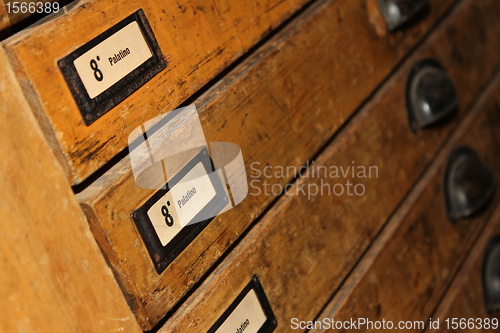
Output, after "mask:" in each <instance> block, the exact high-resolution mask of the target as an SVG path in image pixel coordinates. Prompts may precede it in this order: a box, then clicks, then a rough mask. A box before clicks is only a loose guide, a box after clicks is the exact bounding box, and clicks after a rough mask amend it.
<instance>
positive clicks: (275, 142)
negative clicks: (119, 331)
mask: <svg viewBox="0 0 500 333" xmlns="http://www.w3.org/2000/svg"><path fill="white" fill-rule="evenodd" d="M349 3H350V4H353V5H354V3H353V2H349ZM338 6H339V4H338V3H337V2H327V3H325V4H316V5H313V6H312V7H310V8H309V9H308V10H307V11H306V12H304V14H303V15H301V16H300V17H299V18H297V23H294V24H293V25H292V26H291V27H289V28H288V27H287V28H286V29H284V30H283V31H282V32H281V33H280V34H279V35H278V36H276V38H273V40H271V41H270V42H269V43H268V44H267V45H265V46H264V47H263V49H262V50H260V51H258V52H257V53H256V54H255V55H254V56H252V57H251V58H249V59H248V61H245V62H244V63H243V64H242V65H241V66H239V67H238V68H236V69H235V71H234V72H232V73H230V74H228V77H227V78H226V79H225V80H224V81H223V82H221V83H220V84H219V85H217V86H216V87H214V89H212V90H211V91H209V92H208V93H207V94H206V95H204V96H202V97H200V100H199V102H197V103H196V104H198V105H200V110H199V114H200V118H201V123H202V125H203V128H204V129H205V130H206V131H205V136H206V138H207V141H229V142H234V143H236V144H238V145H239V146H240V147H241V149H242V153H243V156H244V158H245V165H246V168H247V171H248V172H249V173H251V172H253V175H254V176H256V171H254V170H252V163H254V162H258V163H260V167H263V166H265V165H267V164H268V165H285V166H294V167H296V168H298V167H300V166H301V165H303V164H306V162H307V160H308V159H311V158H313V157H314V155H315V153H316V152H317V151H318V150H319V149H320V148H321V147H322V146H323V145H324V144H325V142H326V141H327V140H328V139H329V138H330V137H331V135H332V134H333V133H334V132H335V131H336V129H338V128H339V127H340V126H341V125H342V123H343V122H344V121H345V119H348V117H349V116H350V114H352V112H353V110H354V109H355V108H356V107H357V106H358V105H359V104H360V103H361V102H362V100H363V99H364V98H366V96H367V95H368V94H369V93H370V91H372V90H373V89H374V88H375V87H376V85H377V84H378V83H379V82H380V80H381V79H382V78H383V77H384V75H387V74H388V73H389V72H390V70H391V68H392V66H393V65H394V58H393V57H396V58H397V57H398V55H396V54H393V53H392V52H393V51H394V49H393V48H387V49H385V48H382V50H386V51H387V52H389V53H391V54H392V55H391V56H390V57H389V60H387V58H386V57H385V56H386V54H385V52H386V51H384V53H381V54H380V58H379V56H377V62H380V63H379V64H380V66H379V67H377V71H375V72H373V73H372V74H371V75H369V76H366V77H365V75H366V71H364V70H362V69H363V67H358V66H363V65H362V63H363V62H361V63H359V62H358V61H357V60H356V61H355V62H351V60H352V59H358V58H357V57H364V56H368V53H366V52H363V53H358V51H359V50H361V48H363V47H364V48H365V49H371V47H372V46H374V45H375V44H376V43H375V42H374V43H373V44H366V43H372V42H368V41H369V40H370V39H368V40H367V39H365V38H364V37H363V39H362V40H361V39H359V40H356V45H357V42H359V43H360V45H359V49H358V48H357V47H356V48H354V47H353V48H352V49H348V50H349V52H352V54H351V53H349V58H346V56H347V55H346V54H344V53H337V51H336V50H338V46H337V42H336V40H333V39H332V37H330V35H329V34H326V33H325V31H331V32H332V34H336V33H337V34H341V35H342V36H343V37H345V38H347V37H348V36H349V35H350V32H349V30H348V29H349V28H348V27H350V26H352V25H349V24H347V22H348V21H347V20H348V19H350V18H349V17H350V16H346V17H345V19H343V20H342V22H341V23H339V21H338V20H333V19H332V17H336V16H337V15H338V14H337V10H338V9H339V7H338ZM354 13H357V12H356V11H354ZM363 13H364V12H361V14H359V13H358V14H359V15H364V14H363ZM352 19H357V17H354V18H352ZM417 28H418V27H417ZM336 29H337V30H336ZM474 29H479V30H481V29H480V28H479V27H477V28H474ZM474 29H471V32H470V33H471V35H468V34H464V35H463V38H472V37H473V36H474V34H475V33H477V30H474ZM444 34H445V32H443V33H441V34H439V36H440V37H439V41H437V40H436V41H435V42H433V45H434V44H436V45H437V44H439V43H443V41H445V40H448V36H445V35H444ZM398 36H400V37H398ZM407 36H410V37H408V38H410V39H412V37H411V35H407ZM455 37H456V38H458V36H455ZM360 38H361V37H360ZM387 38H389V39H392V37H387ZM394 38H401V43H402V44H401V45H403V44H404V41H405V40H406V37H405V36H403V35H397V36H395V37H394ZM362 41H363V42H362ZM455 41H456V40H451V42H450V41H448V42H447V44H446V45H447V46H448V45H450V44H451V45H453V43H454V42H455ZM378 42H381V43H382V42H383V43H386V42H387V40H384V39H379V40H378ZM378 42H377V43H378ZM489 42H490V41H489V40H487V41H486V40H485V41H484V43H485V44H484V45H483V44H481V45H480V46H479V45H478V47H479V48H482V49H483V51H484V52H483V54H482V55H481V59H484V57H486V59H487V60H486V61H487V62H488V65H486V64H485V65H484V67H481V66H480V67H473V66H462V64H454V63H453V60H451V62H450V63H445V65H447V67H450V75H451V74H453V76H454V75H456V73H458V72H459V70H458V68H459V67H461V69H460V70H464V71H468V70H473V71H474V72H475V73H476V74H477V75H476V76H475V81H476V82H474V83H472V82H468V81H467V80H465V81H463V82H462V83H465V82H468V84H467V85H464V86H461V87H460V88H459V89H460V92H462V91H465V90H469V91H470V92H471V93H472V95H471V93H470V92H467V93H465V94H464V97H463V99H462V103H463V104H462V105H463V106H464V107H467V105H468V104H470V102H471V100H472V97H473V95H474V94H475V93H476V92H477V89H479V87H480V86H481V85H483V84H484V82H485V81H486V80H487V78H488V77H489V75H490V74H491V72H490V71H491V68H490V65H491V64H492V63H494V62H495V61H496V56H493V55H490V52H489V51H488V49H487V48H486V47H485V46H486V43H489ZM363 43H365V44H363ZM398 45H399V44H398ZM396 47H397V46H396ZM449 47H451V46H449ZM438 49H439V48H438V47H432V48H431V47H426V48H425V49H423V50H422V51H421V54H420V55H419V57H424V56H429V55H430V54H431V52H442V53H443V57H444V58H445V59H446V58H447V57H448V55H447V54H446V52H444V51H438ZM464 51H465V50H461V51H460V50H458V51H457V52H459V53H460V54H463V56H464V57H465V58H467V59H468V60H469V61H470V63H476V62H479V60H475V57H476V56H477V55H474V54H473V55H471V56H469V53H468V52H464ZM359 52H361V51H359ZM303 59H308V61H303ZM349 59H350V60H349ZM415 59H416V58H415ZM490 59H491V60H490ZM443 61H444V60H443ZM331 63H334V64H335V65H334V66H335V68H337V69H338V71H331V72H330V71H324V68H328V67H329V66H330V64H331ZM468 63H469V62H468ZM342 67H344V68H346V69H345V70H342V69H341V68H342ZM372 69H373V70H374V68H372ZM407 73H408V70H407V71H405V72H404V74H405V75H406V74H407ZM401 75H402V74H401ZM348 77H350V79H349V80H347V78H348ZM353 78H357V79H356V80H353ZM405 79H406V77H405V78H400V81H398V82H404V80H405ZM453 79H455V77H453ZM346 80H347V81H346ZM275 82H282V84H281V85H280V84H278V85H277V84H275ZM318 82H322V83H324V84H322V85H319V84H318ZM342 82H349V83H350V84H351V85H352V86H351V85H347V86H346V85H343V84H342ZM402 85H403V86H404V83H403V84H402ZM316 87H319V88H316ZM353 87H355V88H356V89H353ZM466 87H467V88H466ZM358 88H359V89H358ZM336 89H338V90H336ZM394 89H396V88H394ZM340 92H345V93H340ZM403 95H404V91H403V89H402V90H401V91H399V92H398V95H397V96H399V101H398V103H400V104H397V105H400V106H401V108H402V109H404V100H403ZM391 102H392V101H391ZM387 103H388V104H389V103H390V102H389V101H387ZM394 114H395V115H398V114H399V115H400V116H401V119H402V123H403V125H402V127H401V131H402V132H405V133H406V132H407V131H408V126H407V125H406V115H405V114H404V111H400V110H398V111H397V112H394ZM385 116H386V115H384V116H382V117H385ZM388 117H389V119H391V120H384V121H394V120H392V117H393V113H388ZM381 121H382V120H381ZM377 126H380V125H377ZM377 126H375V125H374V127H373V128H371V129H370V131H372V132H373V131H375V132H378V129H377ZM450 128H451V127H448V129H447V130H445V131H444V132H441V134H437V135H436V136H435V137H433V139H432V140H430V141H428V143H427V144H428V145H429V146H433V145H434V144H436V142H439V140H442V139H443V138H444V133H446V131H448V130H449V129H450ZM363 135H367V136H366V140H368V141H367V142H369V141H371V139H370V138H369V137H368V133H366V134H363ZM389 135H392V134H389ZM304 138H307V139H304ZM407 138H408V140H409V141H412V140H416V139H415V138H414V136H413V134H410V133H409V132H407ZM381 140H385V138H384V139H381ZM433 140H434V141H433ZM412 142H413V141H412ZM414 142H416V141H414ZM381 145H382V141H381ZM283 146H288V147H293V149H276V147H283ZM430 158H432V152H430V153H428V155H427V156H426V158H424V159H423V160H422V162H421V164H419V165H417V166H416V167H417V168H421V167H423V166H424V165H425V161H426V159H427V160H429V159H430ZM359 159H360V160H362V159H363V158H362V157H359ZM266 163H267V164H266ZM349 163H350V161H349ZM400 163H403V161H402V158H401V160H400ZM408 165H409V166H410V165H411V163H408ZM253 166H254V168H257V166H256V164H253ZM419 170H421V169H419ZM419 172H421V171H417V174H418V173H419ZM294 176H295V175H294V174H290V175H288V176H285V177H283V178H279V179H276V178H275V179H270V180H269V181H270V182H271V185H273V184H278V185H281V186H284V185H286V184H287V183H288V182H289V181H290V180H292V179H293V177H294ZM252 179H253V178H252ZM250 180H251V179H250ZM258 180H264V179H263V178H259V179H258ZM413 181H414V180H411V181H409V183H411V182H413ZM402 187H403V188H404V186H402ZM403 191H404V190H403ZM131 193H133V195H131ZM154 193H155V192H154V191H151V190H145V189H140V188H138V187H137V185H136V184H135V182H134V178H133V174H132V171H131V168H130V166H129V164H128V161H126V160H125V161H123V163H120V164H119V165H117V166H116V167H115V168H113V169H111V170H110V171H109V172H108V173H107V174H106V175H104V177H102V178H101V179H99V180H98V181H96V182H95V183H94V184H93V185H92V186H91V187H90V188H88V189H87V190H85V191H84V192H82V193H80V194H79V195H78V199H79V200H80V202H81V203H82V205H83V207H84V210H85V211H86V212H87V214H88V217H89V221H90V223H91V225H92V228H93V230H94V232H95V235H96V238H97V239H98V241H99V243H100V244H101V246H102V248H103V249H104V251H105V252H106V254H107V256H108V258H109V260H110V262H111V264H112V266H113V267H114V269H115V270H116V271H117V273H118V274H117V275H118V277H119V279H120V280H121V283H122V285H123V286H124V290H125V293H126V294H127V295H128V296H129V298H130V303H131V304H132V306H133V308H134V311H135V312H136V314H137V316H138V318H143V319H139V320H140V321H141V322H144V321H145V320H146V319H144V318H149V319H148V321H149V322H151V323H154V321H155V320H158V319H159V318H161V316H162V315H164V314H165V313H166V311H168V309H170V308H172V306H173V305H174V304H175V303H176V302H178V300H179V299H180V298H181V297H182V296H183V295H184V294H185V293H186V292H187V291H188V290H189V288H191V287H192V286H193V285H194V283H196V282H197V281H198V280H199V279H200V278H201V277H202V276H203V274H205V273H206V271H207V270H208V269H209V268H210V267H211V266H212V265H213V264H214V263H215V262H216V261H217V260H218V258H219V257H220V256H221V255H222V254H223V253H224V252H225V251H226V249H227V248H228V247H229V246H230V245H231V244H232V243H233V242H234V241H235V240H236V239H237V238H238V237H239V236H240V235H241V234H242V233H243V232H244V231H245V230H246V228H247V227H248V226H249V225H250V224H251V223H252V221H254V219H255V218H256V217H258V216H259V215H260V214H261V213H262V212H263V211H264V209H265V208H266V207H267V206H268V205H269V204H270V203H271V202H272V201H273V200H274V199H275V197H274V196H269V195H266V194H264V193H260V194H257V193H255V192H254V193H250V194H249V195H248V196H247V198H246V199H245V201H243V202H242V203H241V204H240V205H239V206H238V207H236V208H235V209H232V210H230V211H228V212H226V213H224V215H222V216H220V217H218V218H216V219H215V220H214V222H212V223H211V224H210V225H208V226H207V227H206V229H205V230H204V231H203V232H202V233H201V234H200V235H199V236H198V237H197V238H196V239H195V241H194V242H193V243H192V244H191V245H190V246H188V247H187V249H186V250H185V251H184V252H183V253H181V254H180V255H179V256H178V257H177V259H176V260H175V261H174V262H173V264H172V265H171V267H167V269H166V270H165V271H163V273H161V274H160V275H159V274H158V273H157V272H156V270H155V267H154V266H153V264H152V261H151V259H150V258H149V253H148V251H147V249H146V246H145V245H144V243H143V242H142V238H141V236H140V235H139V233H138V231H137V230H136V228H135V226H134V223H133V221H132V220H131V219H130V214H131V213H132V212H133V211H134V210H135V209H137V208H138V207H140V206H142V205H143V204H144V202H146V201H147V200H148V199H149V198H151V196H152V195H153V194H154ZM173 281H175V282H173Z"/></svg>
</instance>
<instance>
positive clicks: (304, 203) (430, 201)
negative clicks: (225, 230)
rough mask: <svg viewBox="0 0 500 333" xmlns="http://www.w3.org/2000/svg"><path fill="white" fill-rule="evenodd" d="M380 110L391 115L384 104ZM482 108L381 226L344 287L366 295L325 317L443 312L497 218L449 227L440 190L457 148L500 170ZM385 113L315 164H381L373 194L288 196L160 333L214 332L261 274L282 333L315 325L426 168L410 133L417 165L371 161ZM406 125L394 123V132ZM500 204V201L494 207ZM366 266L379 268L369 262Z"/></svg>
mask: <svg viewBox="0 0 500 333" xmlns="http://www.w3.org/2000/svg"><path fill="white" fill-rule="evenodd" d="M499 84H500V80H497V82H496V87H495V89H492V90H491V91H489V92H488V94H487V96H488V97H490V98H492V99H493V100H494V101H495V103H497V102H498V101H499V98H498V97H497V96H498V91H499V89H500V87H499ZM378 106H379V107H381V108H383V107H384V106H385V103H384V104H379V105H378ZM483 107H484V104H483V103H482V102H481V103H479V105H478V106H477V107H476V108H475V110H474V111H473V112H472V113H471V115H472V117H473V119H472V120H474V119H477V115H478V113H479V112H480V111H484V112H482V113H481V115H480V116H481V117H480V119H479V120H478V121H476V122H475V123H474V124H473V125H472V127H471V126H470V123H471V122H472V120H471V118H467V119H466V122H465V127H464V126H461V127H460V128H459V130H458V132H456V135H454V137H453V138H452V140H451V142H449V143H448V144H447V145H446V146H445V149H444V152H442V153H440V154H439V156H438V157H437V159H436V162H433V164H432V165H431V166H430V167H429V169H428V171H427V172H426V173H425V174H424V176H423V178H422V181H420V182H419V183H418V185H417V186H416V187H415V190H413V191H412V192H411V193H410V195H409V197H408V199H406V200H405V202H404V203H403V204H402V205H401V206H400V207H402V208H401V209H399V210H398V211H396V213H395V214H394V218H393V219H392V220H390V221H389V223H388V225H387V226H386V227H385V228H383V229H382V233H381V236H380V237H377V240H376V242H375V245H373V246H372V247H370V250H369V251H368V252H367V253H366V255H365V256H364V259H362V261H361V264H360V266H361V267H358V268H356V269H355V271H354V273H353V274H352V276H353V277H354V279H355V281H358V279H360V281H359V283H355V282H352V283H350V281H351V279H349V280H348V282H347V283H346V284H345V285H347V286H349V287H350V286H353V285H358V286H359V288H353V289H354V292H353V293H350V292H349V290H347V291H346V290H344V288H342V289H341V290H340V292H339V293H338V295H340V296H338V297H341V298H342V300H344V299H345V300H344V303H345V304H344V303H342V304H341V305H340V306H339V307H340V310H337V306H336V305H335V306H334V305H333V303H332V305H331V306H333V309H335V311H332V310H331V308H330V305H329V306H328V307H327V310H330V311H325V312H323V313H322V314H321V316H320V318H323V317H329V318H335V319H337V320H348V319H349V318H357V317H361V316H363V317H366V318H370V319H371V318H373V320H378V319H380V320H381V318H382V317H384V318H386V319H387V320H389V319H392V318H394V319H395V320H396V319H399V318H400V317H402V318H403V319H405V320H410V319H412V318H413V317H414V315H417V314H419V316H415V319H419V318H420V317H422V318H426V317H425V316H426V315H430V313H426V314H425V315H424V313H420V312H419V311H420V309H421V308H425V309H427V310H428V311H432V309H433V308H434V307H433V306H432V304H431V303H432V302H433V301H434V306H435V305H436V302H437V301H439V297H438V295H439V294H440V293H443V292H444V287H445V285H443V284H442V282H444V281H445V280H446V278H448V280H450V279H451V278H452V277H453V267H455V268H456V267H458V266H459V263H460V259H461V257H462V258H463V257H464V256H465V254H466V253H467V249H468V247H470V245H471V244H472V242H473V241H474V240H475V237H476V236H477V235H478V234H479V232H480V231H481V229H482V226H483V225H484V224H485V222H486V221H487V220H488V217H489V216H490V215H491V212H492V209H488V210H487V211H486V212H485V213H483V214H482V215H480V216H479V217H476V218H474V219H471V220H467V221H462V222H459V223H458V224H457V225H453V224H452V223H451V222H449V221H448V220H447V217H446V211H445V208H444V202H443V198H442V196H443V194H442V191H441V183H442V177H443V175H442V171H443V165H444V162H445V161H446V158H447V156H448V153H449V151H450V149H451V148H452V147H455V146H456V145H459V144H470V145H471V146H472V147H474V148H475V149H477V151H478V152H479V154H480V155H481V157H482V158H483V161H484V162H485V163H486V164H487V165H490V166H495V165H497V163H498V162H500V154H498V152H499V149H500V145H499V142H500V141H498V139H499V136H500V132H499V131H498V121H499V120H500V118H499V116H500V114H499V113H498V111H497V109H496V108H495V107H494V104H493V105H492V104H490V105H488V107H487V108H483ZM377 108H378V107H377ZM377 108H375V109H373V110H371V113H367V114H366V117H363V118H362V119H359V122H356V120H354V122H355V124H353V127H352V128H349V129H348V130H346V133H344V134H342V135H341V136H342V137H341V138H339V141H338V142H337V143H335V142H334V144H333V145H332V146H330V147H329V148H328V149H327V151H326V152H325V153H324V154H323V155H322V156H321V157H319V158H318V159H317V160H316V163H317V165H330V166H331V165H337V166H338V165H350V161H351V159H353V160H355V161H362V164H369V165H377V166H379V174H380V176H379V178H378V179H371V180H369V179H366V181H363V184H364V185H365V186H366V194H365V195H364V196H360V197H356V198H353V197H348V196H347V195H344V196H338V197H332V196H316V197H314V198H312V199H311V200H308V199H307V197H306V196H304V195H299V196H295V195H293V196H290V197H288V198H283V199H282V200H280V201H279V202H278V203H277V205H276V206H274V207H273V208H272V210H271V211H269V212H268V213H267V214H266V215H265V216H264V218H263V220H262V221H261V222H260V223H259V224H258V225H256V226H255V227H254V228H253V229H252V230H251V231H250V232H249V234H248V235H247V236H246V237H245V238H244V239H243V240H242V241H241V243H240V244H238V246H237V247H236V248H235V249H234V250H233V251H232V252H231V254H230V255H229V256H228V257H227V258H226V259H225V260H224V261H223V262H222V263H221V264H220V266H219V267H217V269H216V270H215V271H214V272H213V273H212V274H210V276H209V277H208V278H207V279H206V280H205V281H204V282H203V284H202V286H201V287H200V288H198V289H197V290H196V291H195V292H194V293H193V294H192V296H191V297H190V298H189V299H188V300H187V301H186V302H185V303H184V304H183V306H182V307H181V308H180V309H179V310H178V312H177V313H176V314H174V315H173V316H172V318H171V321H169V322H167V323H166V324H165V325H164V327H163V329H161V330H160V331H159V332H162V333H163V332H185V331H189V330H192V331H205V330H206V329H207V328H209V327H211V325H212V324H213V323H214V322H215V321H216V320H217V319H218V317H219V316H220V315H221V314H222V313H223V311H224V310H225V309H226V308H227V307H228V306H229V304H230V303H231V302H232V300H234V298H235V297H236V296H237V295H238V293H239V292H240V291H241V290H242V288H243V287H244V286H245V284H246V283H248V281H249V280H250V278H251V276H252V275H253V274H256V275H257V276H258V277H259V279H260V281H261V283H262V285H263V288H264V290H265V292H266V294H267V297H268V299H269V302H270V304H271V307H272V309H273V311H274V313H275V315H276V317H277V321H278V328H277V329H276V332H290V331H291V327H292V324H293V322H292V319H293V318H298V319H299V320H313V319H314V318H316V316H317V315H318V313H319V311H321V309H322V308H323V307H324V306H325V304H326V303H327V302H328V300H329V299H330V297H331V295H332V294H333V293H334V292H335V290H337V288H338V287H339V285H340V283H341V282H342V280H343V279H344V278H345V276H346V275H347V274H348V272H349V271H350V270H351V268H352V266H353V265H354V264H355V263H356V262H357V260H358V258H359V256H361V255H362V254H363V252H364V251H365V250H366V248H367V247H368V246H369V244H370V243H371V240H373V238H375V237H376V235H377V233H378V232H379V230H381V228H382V227H383V226H384V223H385V221H387V219H389V217H390V216H391V215H392V210H393V209H395V208H396V206H397V205H398V202H399V200H400V199H401V197H402V195H403V194H404V191H405V189H408V187H410V186H411V182H412V181H415V180H416V179H417V178H418V174H419V172H420V171H421V170H422V169H421V168H420V167H417V168H414V169H412V167H410V165H409V164H412V163H414V164H418V162H416V159H417V158H418V156H419V155H422V153H421V152H420V149H422V148H423V147H419V148H416V147H415V146H412V145H411V144H409V142H408V141H407V139H406V138H405V135H401V139H400V140H398V142H399V143H392V144H391V146H392V147H393V148H396V149H397V150H396V151H398V152H401V154H403V155H406V153H405V150H409V152H408V153H409V154H411V156H414V157H413V158H408V159H406V156H404V160H403V161H398V157H396V154H395V153H394V151H388V150H386V149H383V148H378V149H377V148H375V150H376V152H374V153H375V154H377V153H378V155H372V154H370V153H368V152H367V150H368V149H367V148H366V149H360V148H359V147H360V145H361V144H364V145H363V146H364V147H369V146H370V147H377V146H378V143H379V140H378V137H377V136H376V135H372V136H371V138H372V141H371V143H372V144H370V143H369V142H366V141H365V140H367V139H368V137H364V136H362V135H361V133H360V132H358V131H361V130H363V129H364V130H371V131H373V129H372V128H371V126H376V125H374V123H377V124H378V125H379V126H380V123H379V121H381V120H382V119H383V118H382V119H380V120H378V117H377V118H375V117H374V116H375V114H374V113H377V111H378V110H377ZM379 112H380V111H379ZM401 125H402V124H399V122H394V123H391V126H390V127H389V126H387V127H386V131H387V130H393V129H395V128H397V127H399V126H401ZM372 134H373V132H372ZM429 134H430V135H431V136H432V134H433V133H425V134H423V135H422V136H421V137H420V139H421V141H424V142H427V140H428V139H430V138H429V137H427V136H428V135H429ZM358 135H359V136H358ZM355 138H356V139H355ZM385 138H386V139H387V138H388V137H387V136H385ZM386 142H387V141H386ZM355 147H358V148H357V149H356V148H355ZM379 149H380V150H379ZM354 150H357V153H355V152H353V151H354ZM357 154H359V155H361V156H358V155H357ZM360 157H361V159H359V158H360ZM363 157H365V158H366V159H363ZM406 163H408V164H406ZM495 174H496V176H497V177H499V176H500V171H499V170H495ZM354 181H356V180H354ZM301 183H304V184H306V186H307V185H308V184H313V183H316V184H318V183H320V181H319V180H318V179H312V178H309V179H306V180H304V181H303V182H302V181H299V185H300V184H301ZM382 198H383V204H382V203H381V200H382ZM499 199H500V195H499V194H497V196H496V197H495V199H494V202H498V200H499ZM374 249H376V253H374ZM460 256H461V257H460ZM367 261H369V262H372V261H374V262H375V264H373V265H369V264H365V262H367ZM427 296H432V297H431V299H429V298H428V297H427ZM335 300H336V298H335ZM427 302H429V305H427ZM335 304H337V303H335ZM403 314H404V315H405V316H403ZM298 331H305V329H302V330H300V329H299V330H298ZM353 331H356V330H353Z"/></svg>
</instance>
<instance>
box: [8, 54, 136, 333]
mask: <svg viewBox="0 0 500 333" xmlns="http://www.w3.org/2000/svg"><path fill="white" fill-rule="evenodd" d="M0 110H1V112H0V141H1V142H2V159H1V160H0V175H1V176H0V191H1V192H2V202H1V204H0V224H1V228H0V230H1V231H0V235H1V238H2V242H1V245H0V269H1V270H2V274H1V276H0V298H1V301H0V311H1V313H2V320H0V331H2V332H117V331H124V332H141V330H140V328H139V326H138V325H137V322H136V321H135V318H134V316H133V314H132V313H131V311H130V309H129V307H128V306H127V303H126V302H125V299H124V297H123V294H122V293H121V291H120V289H119V287H118V285H117V283H116V281H115V279H114V277H113V274H112V272H111V270H110V269H109V267H108V266H107V264H106V262H105V260H104V258H103V256H102V253H101V252H100V250H99V248H98V246H97V244H96V242H95V239H94V238H93V236H92V233H91V232H90V230H89V227H88V223H87V221H86V220H85V216H84V215H83V213H82V211H81V209H80V207H79V205H78V203H77V202H76V200H75V198H74V195H73V192H72V190H71V188H70V185H69V183H68V181H67V180H66V178H65V177H64V174H63V173H62V170H61V168H60V166H59V165H58V163H57V161H56V159H55V157H54V155H53V154H52V151H51V150H50V148H49V146H48V145H47V142H46V141H45V137H44V136H43V134H42V132H41V131H40V129H39V127H38V124H37V122H36V120H35V118H34V117H33V114H32V112H31V111H30V109H29V106H28V104H27V102H26V101H25V100H24V98H23V95H22V92H21V88H20V87H19V85H18V83H17V81H16V78H15V76H14V73H13V72H12V71H11V69H10V68H9V65H8V63H7V60H6V57H5V53H4V51H3V49H2V50H0Z"/></svg>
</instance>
